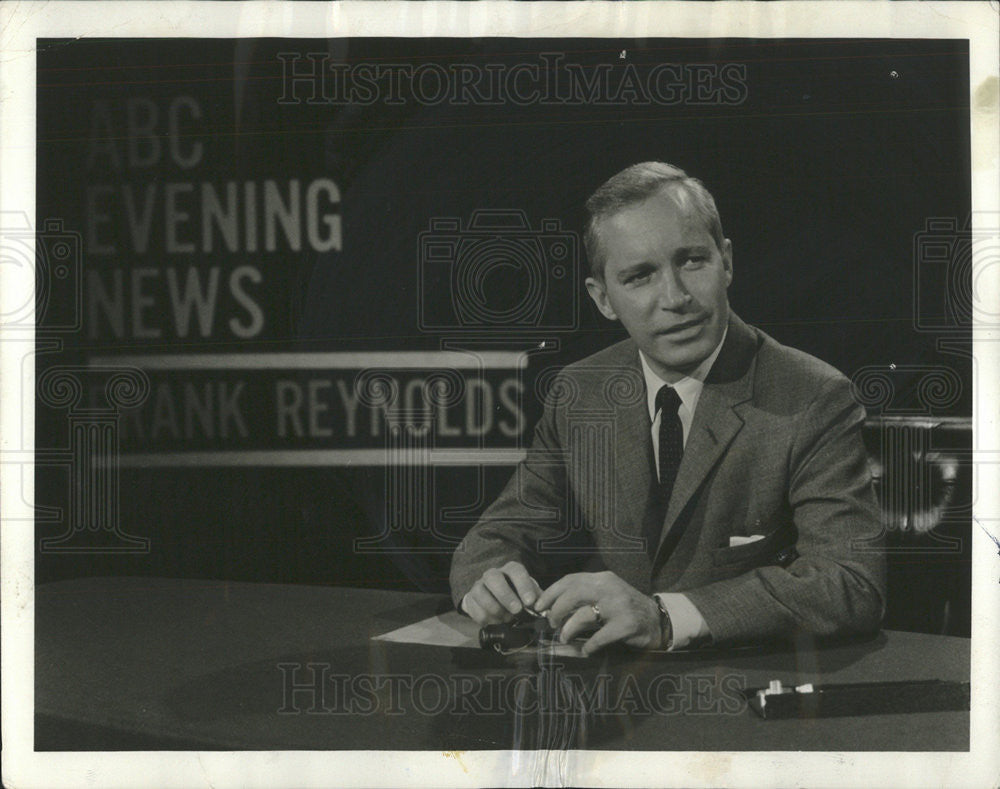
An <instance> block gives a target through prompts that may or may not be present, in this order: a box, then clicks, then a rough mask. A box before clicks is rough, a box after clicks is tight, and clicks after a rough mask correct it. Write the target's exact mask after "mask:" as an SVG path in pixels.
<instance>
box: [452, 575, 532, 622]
mask: <svg viewBox="0 0 1000 789" xmlns="http://www.w3.org/2000/svg"><path fill="white" fill-rule="evenodd" d="M541 591H542V589H541V587H540V586H539V585H538V582H537V581H536V580H535V579H534V578H532V577H531V576H530V575H528V571H527V570H526V569H525V567H524V565H523V564H521V563H520V562H507V564H505V565H504V566H503V567H500V568H499V569H498V568H491V569H489V570H487V571H486V572H485V573H483V575H482V577H481V578H480V579H479V580H478V581H476V582H475V583H474V584H473V585H472V589H470V590H469V591H468V593H467V594H466V595H465V597H464V598H463V599H462V608H463V609H464V610H465V613H467V614H468V615H469V616H471V617H472V618H473V619H474V620H475V621H476V622H477V623H478V624H479V625H497V624H500V623H501V622H509V621H510V620H511V619H513V618H514V616H515V615H517V614H519V613H520V612H521V610H522V609H523V608H524V606H526V605H527V606H530V605H533V604H534V602H535V601H536V600H537V599H538V595H539V594H541Z"/></svg>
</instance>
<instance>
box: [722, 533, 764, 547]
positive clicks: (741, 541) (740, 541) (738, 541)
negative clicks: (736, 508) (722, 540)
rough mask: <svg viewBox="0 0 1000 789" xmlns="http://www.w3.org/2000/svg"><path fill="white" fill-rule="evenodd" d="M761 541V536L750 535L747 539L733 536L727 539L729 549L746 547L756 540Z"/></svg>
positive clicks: (762, 537) (762, 536)
mask: <svg viewBox="0 0 1000 789" xmlns="http://www.w3.org/2000/svg"><path fill="white" fill-rule="evenodd" d="M763 539H764V535H763V534H751V535H750V536H749V537H739V536H733V537H730V538H729V547H730V548H735V547H736V546H737V545H747V544H748V543H751V542H757V540H763Z"/></svg>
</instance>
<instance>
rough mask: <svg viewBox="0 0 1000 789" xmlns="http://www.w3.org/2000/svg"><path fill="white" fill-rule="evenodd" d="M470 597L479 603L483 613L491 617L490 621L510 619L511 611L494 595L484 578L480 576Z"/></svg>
mask: <svg viewBox="0 0 1000 789" xmlns="http://www.w3.org/2000/svg"><path fill="white" fill-rule="evenodd" d="M469 596H470V598H471V599H473V600H475V601H476V603H478V604H479V607H480V608H481V609H482V610H483V613H485V614H486V616H488V617H489V619H490V622H504V621H506V620H507V619H510V616H511V614H510V612H509V611H508V610H507V609H506V608H504V607H503V606H502V605H501V604H500V603H499V602H498V601H497V599H496V597H494V595H493V593H492V592H491V591H490V590H489V589H487V588H486V584H485V583H484V582H483V579H482V578H480V579H479V580H478V581H476V583H475V584H474V585H473V587H472V592H470V595H469Z"/></svg>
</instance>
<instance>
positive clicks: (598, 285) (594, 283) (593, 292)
mask: <svg viewBox="0 0 1000 789" xmlns="http://www.w3.org/2000/svg"><path fill="white" fill-rule="evenodd" d="M585 282H586V285H587V292H588V293H589V294H590V298H592V299H593V300H594V304H596V305H597V309H599V310H600V311H601V315H603V316H604V317H605V318H607V319H608V320H609V321H616V320H618V313H616V312H615V311H614V308H613V307H612V306H611V302H610V301H609V300H608V289H607V288H606V287H605V285H604V280H603V279H598V278H597V277H587V279H586V280H585Z"/></svg>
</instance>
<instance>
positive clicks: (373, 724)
mask: <svg viewBox="0 0 1000 789" xmlns="http://www.w3.org/2000/svg"><path fill="white" fill-rule="evenodd" d="M450 607H451V606H450V603H449V602H448V601H447V600H446V599H445V598H443V597H439V596H436V595H427V594H414V593H405V592H389V591H381V590H367V589H346V588H334V587H318V586H290V585H272V584H244V583H228V582H213V581H196V580H177V579H152V578H90V579H80V580H72V581H61V582H58V583H53V584H46V585H43V586H40V587H39V588H38V590H37V600H36V650H35V663H36V667H35V682H36V685H35V713H36V725H35V739H36V749H38V750H88V749H96V750H122V749H125V750H127V749H147V750H149V749H152V750H155V749H200V750H210V749H227V750H239V749H253V750H294V749H309V750H339V749H352V750H353V749H392V750H470V749H490V750H493V749H516V748H524V749H537V748H590V749H595V748H596V749H608V750H674V751H676V750H691V751H704V750H727V751H729V750H837V751H840V750H844V751H852V750H874V751H897V750H898V751H908V750H912V751H918V750H968V747H969V713H968V712H967V711H966V712H934V713H921V714H909V715H870V716H865V717H841V718H829V719H807V720H776V721H764V720H761V719H760V718H758V717H757V716H755V715H754V714H753V713H752V712H751V711H750V710H749V709H748V707H747V704H746V701H745V699H744V698H743V696H742V693H741V691H742V689H743V688H746V687H757V686H766V685H767V684H768V682H769V681H770V680H772V679H781V680H782V681H783V682H785V683H786V684H792V685H802V684H806V683H814V684H817V685H819V684H830V683H842V682H876V681H886V680H900V679H913V680H923V679H943V680H953V681H968V679H969V641H968V640H967V639H962V638H953V637H946V636H933V635H927V634H921V633H906V632H894V631H886V632H883V633H882V634H880V635H879V636H878V637H876V638H874V639H871V640H868V641H864V642H851V643H842V644H838V645H826V646H817V644H816V643H815V642H813V641H812V640H810V639H802V640H800V641H799V642H797V643H794V644H784V645H772V646H769V647H759V648H748V649H741V650H727V651H722V650H718V651H703V652H688V653H684V654H664V653H655V654H653V653H649V654H646V653H639V652H634V651H630V650H624V649H621V650H612V651H609V652H606V653H605V654H603V655H601V656H599V657H596V656H595V657H594V658H592V659H590V660H576V659H572V658H554V657H552V656H548V657H546V656H545V655H541V656H539V655H536V654H534V653H530V652H529V653H525V654H524V655H520V656H518V655H514V656H510V657H507V658H502V657H500V656H498V655H494V654H491V653H488V652H486V651H483V650H476V649H469V648H465V647H455V646H452V647H442V646H429V645H422V644H412V643H395V642H392V641H386V640H383V639H378V638H376V637H377V636H380V635H382V634H385V633H387V632H389V631H392V630H395V629H397V628H400V627H403V626H405V625H408V624H413V623H415V622H418V621H420V620H422V619H425V618H427V617H430V616H434V615H437V614H443V613H445V612H446V611H448V610H450Z"/></svg>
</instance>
